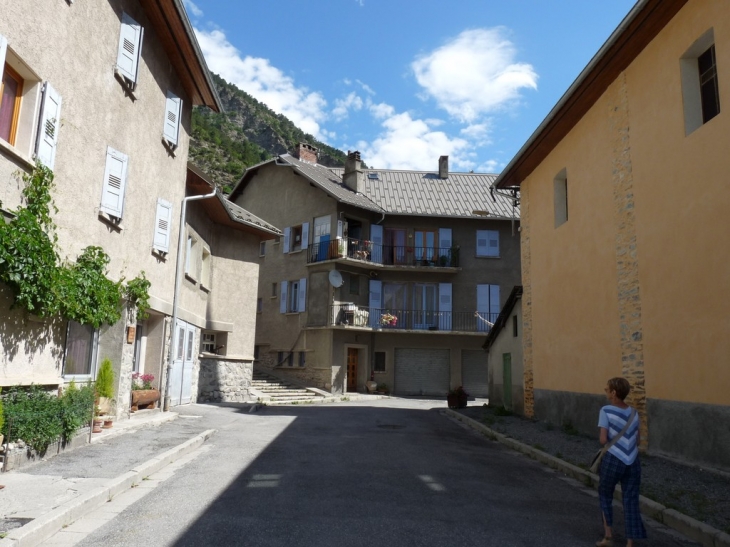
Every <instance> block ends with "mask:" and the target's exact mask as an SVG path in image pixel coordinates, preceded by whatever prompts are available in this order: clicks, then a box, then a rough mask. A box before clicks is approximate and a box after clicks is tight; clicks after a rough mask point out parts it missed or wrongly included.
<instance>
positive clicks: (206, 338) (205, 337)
mask: <svg viewBox="0 0 730 547" xmlns="http://www.w3.org/2000/svg"><path fill="white" fill-rule="evenodd" d="M215 338H216V336H215V333H214V332H204V333H203V334H202V335H201V337H200V351H201V352H204V353H212V354H215V348H216V340H215ZM209 346H212V347H213V349H212V350H211V349H206V347H209Z"/></svg>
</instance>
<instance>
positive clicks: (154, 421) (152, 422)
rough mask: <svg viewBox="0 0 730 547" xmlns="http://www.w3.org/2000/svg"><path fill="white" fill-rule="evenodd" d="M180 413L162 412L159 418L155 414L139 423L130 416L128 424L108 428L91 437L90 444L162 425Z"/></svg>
mask: <svg viewBox="0 0 730 547" xmlns="http://www.w3.org/2000/svg"><path fill="white" fill-rule="evenodd" d="M178 415H179V414H178V413H177V412H160V413H159V416H160V417H159V418H158V417H157V416H153V417H152V418H150V419H147V420H140V421H139V423H132V422H134V418H129V419H127V420H125V422H128V425H125V426H124V427H118V428H112V429H107V430H106V433H102V434H101V435H99V436H96V437H91V443H89V444H94V443H97V442H100V441H105V440H107V439H113V438H114V437H119V436H120V435H125V434H126V433H131V432H133V431H138V430H140V429H146V428H148V427H157V426H158V425H162V424H165V423H167V422H171V421H173V420H175V419H177V417H178Z"/></svg>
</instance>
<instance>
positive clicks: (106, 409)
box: [96, 397, 112, 414]
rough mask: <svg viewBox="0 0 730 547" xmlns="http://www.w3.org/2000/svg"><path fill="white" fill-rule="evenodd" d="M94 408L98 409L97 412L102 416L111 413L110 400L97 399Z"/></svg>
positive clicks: (105, 398)
mask: <svg viewBox="0 0 730 547" xmlns="http://www.w3.org/2000/svg"><path fill="white" fill-rule="evenodd" d="M96 406H98V407H99V412H101V413H102V414H109V413H110V412H111V411H112V400H111V399H110V398H109V397H99V402H98V403H97V404H96Z"/></svg>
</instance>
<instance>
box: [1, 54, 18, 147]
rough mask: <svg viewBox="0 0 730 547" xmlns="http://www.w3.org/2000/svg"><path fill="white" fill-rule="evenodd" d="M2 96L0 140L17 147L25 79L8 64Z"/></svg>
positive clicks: (3, 74)
mask: <svg viewBox="0 0 730 547" xmlns="http://www.w3.org/2000/svg"><path fill="white" fill-rule="evenodd" d="M2 77H3V79H2V94H1V95H0V139H2V140H4V141H6V142H8V143H10V144H12V145H15V135H16V133H17V130H18V119H19V118H20V102H21V98H22V97H23V83H24V82H23V78H22V77H21V76H20V74H18V73H17V72H15V71H14V70H13V69H12V68H11V67H10V65H8V64H6V65H5V68H4V70H3V72H2Z"/></svg>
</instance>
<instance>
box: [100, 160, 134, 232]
mask: <svg viewBox="0 0 730 547" xmlns="http://www.w3.org/2000/svg"><path fill="white" fill-rule="evenodd" d="M128 162H129V158H128V157H127V156H126V154H122V153H121V152H119V151H117V150H114V149H113V148H112V147H111V146H110V147H108V148H107V151H106V168H105V169H104V185H103V188H102V192H101V206H100V207H99V209H101V210H102V211H103V212H105V213H107V214H108V215H110V216H113V217H116V218H119V219H121V218H122V212H123V211H124V188H125V186H126V184H127V163H128Z"/></svg>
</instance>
